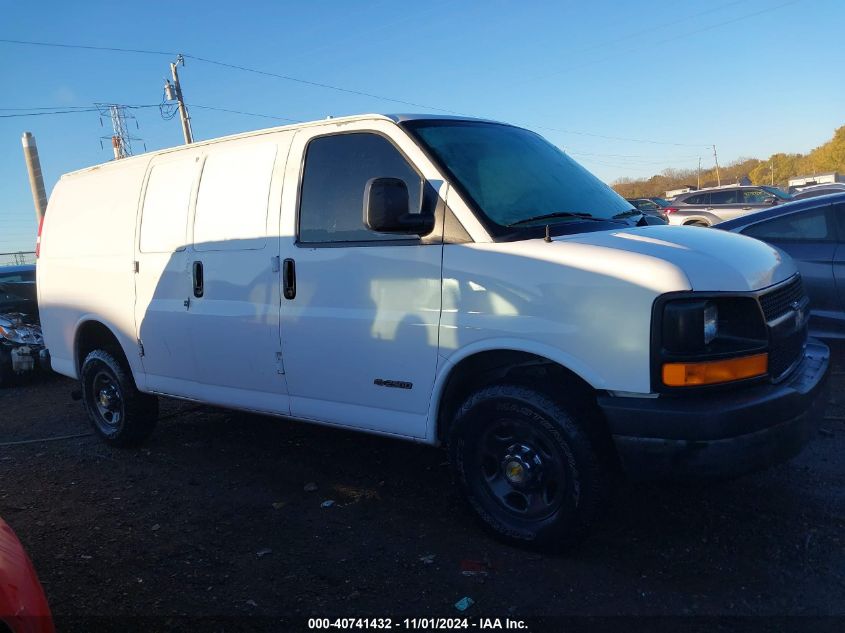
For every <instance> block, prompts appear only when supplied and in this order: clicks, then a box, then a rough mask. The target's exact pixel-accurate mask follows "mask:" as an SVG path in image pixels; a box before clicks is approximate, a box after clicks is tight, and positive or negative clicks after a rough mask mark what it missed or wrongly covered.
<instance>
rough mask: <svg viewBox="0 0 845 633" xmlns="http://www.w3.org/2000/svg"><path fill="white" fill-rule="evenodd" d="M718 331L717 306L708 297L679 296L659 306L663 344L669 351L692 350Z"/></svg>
mask: <svg viewBox="0 0 845 633" xmlns="http://www.w3.org/2000/svg"><path fill="white" fill-rule="evenodd" d="M718 333H719V310H718V309H717V308H716V304H715V303H713V302H712V301H705V300H700V299H699V300H687V299H680V300H678V301H672V302H670V303H667V304H666V306H665V308H664V310H663V347H664V348H665V349H666V350H667V351H669V352H671V353H673V354H694V353H696V352H698V351H701V350H703V349H704V347H705V346H706V345H709V344H710V343H712V342H713V340H714V339H715V338H716V335H717V334H718Z"/></svg>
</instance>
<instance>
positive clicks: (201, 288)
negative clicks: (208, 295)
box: [194, 261, 205, 297]
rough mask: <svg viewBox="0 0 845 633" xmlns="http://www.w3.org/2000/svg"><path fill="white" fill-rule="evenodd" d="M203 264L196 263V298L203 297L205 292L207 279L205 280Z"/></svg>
mask: <svg viewBox="0 0 845 633" xmlns="http://www.w3.org/2000/svg"><path fill="white" fill-rule="evenodd" d="M203 277H204V275H203V270H202V262H200V261H196V262H194V296H195V297H201V296H202V295H203V293H204V292H205V279H204V278H203Z"/></svg>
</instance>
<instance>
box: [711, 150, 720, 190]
mask: <svg viewBox="0 0 845 633" xmlns="http://www.w3.org/2000/svg"><path fill="white" fill-rule="evenodd" d="M713 160H715V161H716V183H717V186H718V187H721V186H722V177H721V176H720V175H719V155H718V154H716V146H715V145H714V146H713Z"/></svg>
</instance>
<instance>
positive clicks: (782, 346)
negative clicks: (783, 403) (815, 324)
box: [769, 326, 807, 380]
mask: <svg viewBox="0 0 845 633" xmlns="http://www.w3.org/2000/svg"><path fill="white" fill-rule="evenodd" d="M806 342H807V327H806V326H804V327H802V328H800V329H798V330H795V331H794V332H792V334H790V335H789V336H786V337H784V338H779V339H773V340H772V343H771V345H770V346H769V376H771V377H772V380H778V379H780V378H782V377H783V375H784V374H785V373H786V372H788V371H789V370H790V369H791V368H792V366H793V365H794V364H795V362H796V361H797V360H798V359H799V358H800V357H801V354H802V353H803V352H804V344H805V343H806Z"/></svg>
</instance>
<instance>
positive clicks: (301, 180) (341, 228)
mask: <svg viewBox="0 0 845 633" xmlns="http://www.w3.org/2000/svg"><path fill="white" fill-rule="evenodd" d="M362 125H364V123H361V124H357V126H362ZM357 126H356V125H355V124H353V125H352V126H349V127H344V129H343V132H342V133H337V132H336V131H335V130H336V128H334V126H332V127H331V128H316V129H309V130H303V131H300V132H299V133H297V136H296V137H295V138H294V142H293V145H292V148H291V154H290V158H289V161H288V169H287V172H286V175H285V182H286V187H285V193H284V199H283V204H282V217H283V223H286V229H285V228H283V231H282V232H283V235H286V236H289V237H283V239H282V260H283V261H282V273H283V279H282V284H283V296H284V298H283V300H282V310H281V312H282V318H281V333H282V343H283V351H284V362H285V369H286V372H287V379H288V387H289V390H290V396H291V413H292V414H293V415H295V416H297V417H300V418H306V419H314V420H319V421H322V422H329V423H334V424H340V425H345V426H350V427H355V428H360V429H366V430H372V431H380V432H386V433H394V434H398V435H404V436H412V437H424V436H425V431H426V419H427V414H428V406H429V401H430V398H431V392H432V387H433V384H434V377H435V372H436V366H437V349H438V324H439V319H440V295H441V293H440V288H441V255H442V248H443V247H442V240H441V239H440V238H439V237H433V236H424V237H422V238H420V237H417V236H395V235H385V234H378V233H374V232H372V231H370V230H368V229H367V228H366V227H365V226H364V222H363V212H362V209H363V199H364V189H365V185H366V184H367V181H368V180H370V179H372V178H380V177H394V178H401V179H403V180H404V181H405V182H406V184H407V186H408V191H409V194H410V198H411V211H412V212H417V213H434V208H433V206H436V201H437V199H438V196H437V192H436V191H435V188H436V187H439V185H440V183H441V181H439V180H438V179H437V176H436V175H434V174H433V169H434V168H433V167H432V166H431V165H430V164H429V163H427V162H426V159H425V158H424V157H423V156H422V153H421V152H420V151H419V149H418V148H416V146H415V145H413V144H412V143H411V142H410V141H409V139H407V138H406V137H404V136H403V135H401V133H400V132H399V131H398V130H397V129H396V127H395V126H393V125H390V124H388V123H387V122H369V127H370V128H376V129H356V127H357ZM379 128H380V129H379ZM417 155H418V156H417ZM406 156H414V163H413V164H414V165H417V166H416V167H415V166H413V165H412V162H411V161H410V160H409V159H408V158H406ZM420 165H422V167H420ZM426 172H427V173H426ZM297 185H299V187H297ZM297 189H298V191H297ZM434 233H437V229H436V230H435V231H434Z"/></svg>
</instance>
